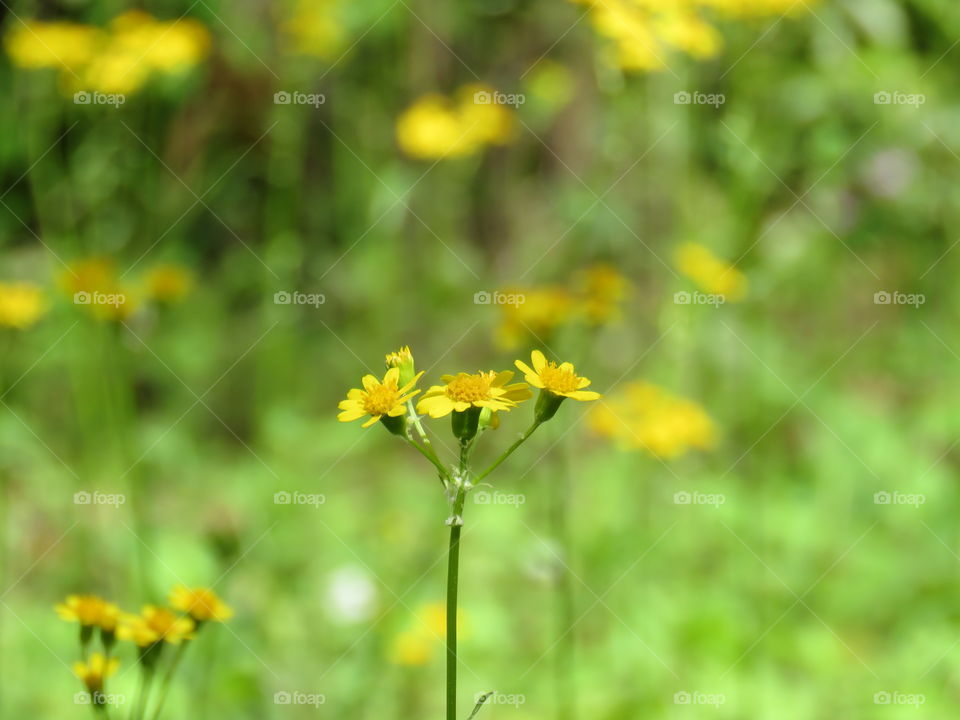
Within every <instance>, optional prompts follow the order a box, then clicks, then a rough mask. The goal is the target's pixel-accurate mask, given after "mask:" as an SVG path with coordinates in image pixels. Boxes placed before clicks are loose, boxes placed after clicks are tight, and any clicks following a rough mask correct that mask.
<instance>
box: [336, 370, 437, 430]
mask: <svg viewBox="0 0 960 720" xmlns="http://www.w3.org/2000/svg"><path fill="white" fill-rule="evenodd" d="M420 375H423V373H422V372H421V373H419V374H417V375H415V376H414V377H413V379H412V380H410V382H408V383H406V384H405V385H403V386H400V384H399V382H400V368H397V367H392V368H390V369H389V370H387V373H386V375H384V376H383V380H382V381H381V380H377V378H376V377H374V376H373V375H364V376H363V381H362V382H363V389H362V390H361V389H359V388H354V389H353V390H351V391H350V392H348V393H347V399H346V400H341V401H340V404H339V405H338V406H337V407H339V408H340V410H342V411H343V412H341V413H340V414H339V415H337V420H339V421H340V422H352V421H353V420H359V419H360V418H362V417H363V416H365V415H369V416H370V419H369V420H367V421H366V422H365V423H364V424H363V427H370V426H371V425H373V424H374V423H376V422H377V421H378V420H380V419H381V418H401V417H402V416H403V415H404V414H405V413H406V411H407V409H406V402H407V400H409V399H410V398H412V397H413V396H414V395H416V394H417V393H419V392H420V391H419V390H414V389H413V386H414V385H416V383H417V380H419V379H420ZM400 425H401V427H402V421H401V423H400ZM387 429H389V430H391V432H393V429H392V428H391V426H390V425H387Z"/></svg>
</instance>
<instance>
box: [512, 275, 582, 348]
mask: <svg viewBox="0 0 960 720" xmlns="http://www.w3.org/2000/svg"><path fill="white" fill-rule="evenodd" d="M504 294H505V295H507V296H508V297H513V298H516V302H513V303H501V304H500V305H499V307H500V312H501V321H500V325H499V326H498V328H497V332H496V339H497V344H499V345H500V346H501V347H503V349H505V350H513V349H515V348H517V347H519V346H520V345H523V344H525V343H526V342H527V341H528V340H529V339H531V338H532V339H533V340H536V341H537V342H539V343H542V344H547V343H549V342H550V336H551V335H552V334H553V331H554V330H556V328H557V327H559V326H560V325H562V324H563V323H564V322H566V321H568V320H569V319H570V315H571V312H572V310H573V308H574V306H575V303H576V300H575V298H574V296H573V295H572V293H570V291H569V290H567V289H566V288H563V287H559V286H555V285H544V286H541V287H536V288H510V289H508V290H504Z"/></svg>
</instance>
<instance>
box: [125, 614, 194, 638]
mask: <svg viewBox="0 0 960 720" xmlns="http://www.w3.org/2000/svg"><path fill="white" fill-rule="evenodd" d="M193 630H194V622H193V620H191V619H190V618H188V617H180V616H178V615H175V614H174V613H172V612H170V611H169V610H167V609H166V608H159V607H155V606H154V605H145V606H144V608H143V613H142V614H140V615H130V614H127V615H122V616H121V617H120V625H119V627H118V628H117V637H119V638H120V639H121V640H130V641H132V642H134V643H136V644H137V645H139V646H140V647H148V646H150V645H153V644H154V643H158V642H161V641H163V642H168V643H170V644H172V645H177V644H179V643H180V642H182V641H183V640H192V639H193V634H192V633H193Z"/></svg>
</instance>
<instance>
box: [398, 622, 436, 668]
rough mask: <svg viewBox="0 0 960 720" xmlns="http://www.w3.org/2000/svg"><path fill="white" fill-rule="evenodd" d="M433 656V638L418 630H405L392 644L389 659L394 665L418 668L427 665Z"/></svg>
mask: <svg viewBox="0 0 960 720" xmlns="http://www.w3.org/2000/svg"><path fill="white" fill-rule="evenodd" d="M432 655H433V643H432V642H431V638H429V637H427V636H426V635H424V634H423V633H422V632H417V631H416V630H404V631H403V632H401V633H399V634H398V635H397V636H396V637H395V638H394V639H393V641H392V642H391V643H390V647H389V649H388V652H387V657H388V659H389V660H390V662H392V663H393V664H394V665H400V666H402V667H417V666H420V665H426V664H427V663H428V662H429V661H430V658H431V656H432Z"/></svg>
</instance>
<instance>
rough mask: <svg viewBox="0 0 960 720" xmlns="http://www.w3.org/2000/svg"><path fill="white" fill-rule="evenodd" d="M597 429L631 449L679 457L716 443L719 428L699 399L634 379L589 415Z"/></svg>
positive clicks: (625, 447)
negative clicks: (696, 401) (684, 396)
mask: <svg viewBox="0 0 960 720" xmlns="http://www.w3.org/2000/svg"><path fill="white" fill-rule="evenodd" d="M588 419H589V424H590V426H591V428H592V429H593V431H594V432H596V433H597V434H599V435H602V436H604V437H606V438H609V439H611V440H613V441H614V442H616V443H617V444H618V445H619V446H620V447H622V448H624V449H627V450H643V451H646V452H648V453H650V454H651V455H655V456H657V457H662V458H675V457H679V456H680V455H683V454H684V453H686V452H687V451H689V450H691V449H698V450H709V449H710V448H712V447H713V446H714V445H715V444H716V434H717V433H716V427H715V426H714V424H713V421H712V420H711V419H710V417H709V416H708V415H707V413H706V412H705V411H704V410H703V408H701V407H700V406H699V405H697V404H696V403H695V402H692V401H690V400H687V399H685V398H681V397H678V396H676V395H673V394H672V393H670V392H668V391H667V390H664V389H663V388H659V387H657V386H656V385H652V384H650V383H646V382H640V381H637V382H631V383H628V384H627V385H626V387H625V388H624V389H623V390H622V391H621V392H619V393H617V394H616V395H614V396H611V397H610V398H608V400H606V401H605V402H604V403H602V404H601V405H599V406H597V407H596V408H594V410H593V411H592V412H591V413H590V415H589V416H588Z"/></svg>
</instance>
